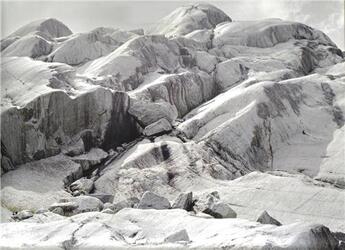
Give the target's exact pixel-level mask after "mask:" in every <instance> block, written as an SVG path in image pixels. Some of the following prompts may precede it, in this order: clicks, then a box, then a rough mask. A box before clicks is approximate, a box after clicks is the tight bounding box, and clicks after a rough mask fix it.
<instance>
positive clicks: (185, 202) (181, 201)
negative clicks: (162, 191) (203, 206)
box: [172, 192, 193, 211]
mask: <svg viewBox="0 0 345 250" xmlns="http://www.w3.org/2000/svg"><path fill="white" fill-rule="evenodd" d="M172 208H180V209H184V210H187V211H192V210H193V193H192V192H189V193H181V194H179V196H178V197H177V198H176V200H175V201H174V203H173V205H172Z"/></svg>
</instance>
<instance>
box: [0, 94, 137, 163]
mask: <svg viewBox="0 0 345 250" xmlns="http://www.w3.org/2000/svg"><path fill="white" fill-rule="evenodd" d="M128 108H129V97H128V95H127V94H125V93H121V92H115V93H112V92H111V91H109V90H106V89H103V88H97V89H96V90H93V91H90V92H87V93H84V94H82V95H80V96H78V97H77V98H74V99H72V98H70V97H69V96H68V95H67V94H66V93H65V92H62V91H56V92H52V93H49V94H46V95H42V96H39V97H38V98H37V99H35V100H33V101H32V102H30V103H29V104H27V105H26V106H25V107H23V108H17V107H12V108H10V109H8V110H6V111H4V112H3V113H2V115H1V125H2V126H1V134H2V137H1V141H2V143H3V145H5V147H6V152H7V155H8V156H9V157H10V158H11V160H12V162H13V163H14V164H16V165H17V164H20V163H23V162H27V161H32V160H38V159H41V158H45V157H49V156H51V155H55V154H58V153H59V152H60V151H61V149H63V148H64V147H67V146H69V145H73V144H75V143H77V142H78V141H79V140H80V139H82V140H83V144H84V147H85V148H91V147H92V146H101V147H102V148H104V149H109V148H111V147H113V146H116V145H119V144H121V143H122V142H124V141H130V140H132V139H134V138H135V137H136V136H137V128H136V123H135V122H134V120H133V119H132V118H131V117H130V116H129V115H128V113H127V110H128Z"/></svg>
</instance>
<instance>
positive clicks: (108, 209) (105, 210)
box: [102, 208, 115, 214]
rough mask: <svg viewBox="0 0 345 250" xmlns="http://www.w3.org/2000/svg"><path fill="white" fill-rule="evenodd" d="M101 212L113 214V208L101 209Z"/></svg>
mask: <svg viewBox="0 0 345 250" xmlns="http://www.w3.org/2000/svg"><path fill="white" fill-rule="evenodd" d="M102 213H105V214H115V212H114V210H112V209H110V208H106V209H103V210H102Z"/></svg>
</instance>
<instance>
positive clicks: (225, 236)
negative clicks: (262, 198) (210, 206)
mask: <svg viewBox="0 0 345 250" xmlns="http://www.w3.org/2000/svg"><path fill="white" fill-rule="evenodd" d="M181 230H186V233H187V237H185V238H180V237H172V239H170V240H165V239H166V238H168V236H170V235H172V234H174V233H177V232H179V231H181ZM18 233H20V235H21V237H20V239H17V238H16V237H15V235H16V234H18ZM33 235H34V237H33ZM0 239H1V244H2V245H3V246H5V247H9V248H10V247H14V248H20V247H25V248H26V249H35V248H48V247H49V249H60V248H61V247H63V248H68V249H69V248H75V247H77V248H78V249H92V248H104V249H110V248H111V249H132V248H135V249H147V248H151V247H152V248H158V249H162V248H164V249H165V248H166V249H189V248H191V249H204V248H205V249H224V247H231V248H232V249H267V247H269V248H271V249H280V248H284V249H303V250H304V249H315V250H323V249H335V247H337V240H336V239H335V237H334V236H332V235H331V234H330V232H329V230H328V229H327V228H326V227H322V226H320V225H311V224H307V225H305V224H301V223H295V224H292V225H288V226H282V227H277V226H273V225H261V224H259V223H257V222H249V221H246V220H241V219H223V220H219V219H210V218H200V217H196V216H191V215H189V214H188V213H187V212H186V211H183V210H180V209H176V210H152V209H150V210H140V209H123V210H122V211H120V212H119V213H117V214H116V215H109V214H104V213H97V212H93V213H85V214H81V215H76V216H73V217H72V218H71V219H61V220H57V221H54V222H49V223H7V224H2V227H1V231H0ZM50 246H56V247H55V248H51V247H50Z"/></svg>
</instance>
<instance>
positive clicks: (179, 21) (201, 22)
mask: <svg viewBox="0 0 345 250" xmlns="http://www.w3.org/2000/svg"><path fill="white" fill-rule="evenodd" d="M222 22H231V18H230V17H228V16H227V15H226V14H225V13H224V12H223V11H221V10H220V9H218V8H216V7H215V6H213V5H210V4H204V3H202V4H194V5H189V6H184V7H180V8H178V9H176V10H175V11H173V12H172V13H171V14H169V15H168V16H166V17H164V18H163V19H161V20H160V21H158V22H157V25H156V26H155V27H153V28H152V30H150V33H151V34H165V35H166V36H181V35H185V34H188V33H190V32H192V31H194V30H199V29H212V28H214V27H215V26H216V25H217V24H219V23H222Z"/></svg>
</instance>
